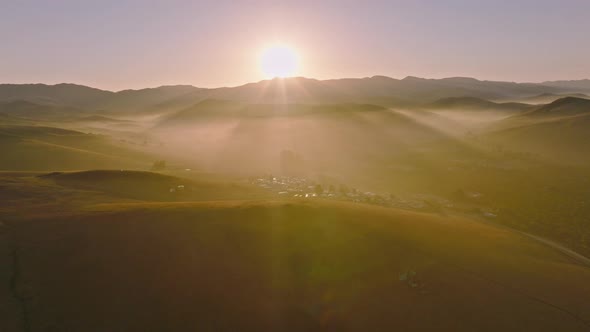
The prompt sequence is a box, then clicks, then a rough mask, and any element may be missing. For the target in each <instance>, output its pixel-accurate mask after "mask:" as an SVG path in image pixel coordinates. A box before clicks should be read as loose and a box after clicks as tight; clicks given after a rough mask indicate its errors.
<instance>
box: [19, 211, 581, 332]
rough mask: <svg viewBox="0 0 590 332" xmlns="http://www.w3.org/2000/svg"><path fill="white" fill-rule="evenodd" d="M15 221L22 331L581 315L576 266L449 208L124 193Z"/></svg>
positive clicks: (476, 323) (509, 323)
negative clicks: (131, 198)
mask: <svg viewBox="0 0 590 332" xmlns="http://www.w3.org/2000/svg"><path fill="white" fill-rule="evenodd" d="M15 231H17V232H18V237H17V238H18V239H19V242H18V255H19V262H20V266H21V269H22V273H21V275H22V278H21V279H20V280H19V282H21V283H22V284H23V285H26V287H27V289H29V290H30V293H31V294H32V300H31V301H30V307H29V308H30V309H29V317H30V324H31V329H32V330H41V329H46V328H49V327H51V328H53V329H56V330H75V331H81V330H95V331H100V330H113V329H117V330H124V331H145V330H160V331H161V330H166V331H186V330H201V331H202V330H205V331H207V330H210V331H320V330H321V331H392V330H403V331H409V330H438V331H522V330H531V331H556V330H559V331H587V330H588V327H589V325H588V323H587V322H588V321H589V320H590V301H589V299H590V270H589V269H588V268H585V267H582V266H579V265H576V264H574V263H572V262H571V261H568V259H566V258H565V257H563V256H561V255H560V254H559V253H557V252H555V251H554V250H553V249H550V248H548V247H544V246H543V245H541V244H537V243H536V242H533V241H532V240H529V239H527V238H524V237H522V236H519V235H517V234H515V233H511V232H509V231H506V230H500V229H496V228H494V227H491V226H487V225H484V224H480V223H476V222H473V221H467V220H462V219H460V218H455V217H445V218H443V217H435V216H432V215H424V214H417V213H411V212H402V211H398V210H392V209H384V208H378V207H371V206H364V205H351V204H339V203H325V202H291V203H284V202H252V203H241V202H225V203H222V202H215V203H211V202H202V203H135V204H133V203H126V204H105V205H97V206H95V207H90V208H86V209H85V210H84V211H82V212H78V213H76V214H75V215H74V216H69V217H60V218H56V219H55V220H39V221H38V222H34V223H27V224H22V225H21V226H20V227H18V228H16V229H15ZM80 308H84V310H80Z"/></svg>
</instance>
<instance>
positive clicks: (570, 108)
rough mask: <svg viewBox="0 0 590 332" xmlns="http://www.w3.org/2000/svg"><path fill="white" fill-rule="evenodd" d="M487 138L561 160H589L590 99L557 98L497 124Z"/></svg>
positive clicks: (585, 161)
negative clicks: (495, 128) (496, 128)
mask: <svg viewBox="0 0 590 332" xmlns="http://www.w3.org/2000/svg"><path fill="white" fill-rule="evenodd" d="M497 127H498V130H496V131H494V132H492V133H491V134H489V138H491V139H492V140H494V141H496V142H498V143H499V144H504V145H506V146H507V147H510V148H511V149H516V150H521V151H527V152H531V153H535V154H540V155H541V156H544V157H547V158H550V159H552V160H559V161H562V162H584V163H587V162H588V161H590V155H589V154H588V151H590V143H589V142H590V100H587V99H582V98H574V97H566V98H561V99H558V100H556V101H554V102H552V103H550V104H547V105H541V106H539V107H537V108H535V109H532V110H530V111H527V112H525V113H523V114H520V115H517V116H514V117H511V118H508V119H506V120H504V121H502V122H500V123H498V125H497Z"/></svg>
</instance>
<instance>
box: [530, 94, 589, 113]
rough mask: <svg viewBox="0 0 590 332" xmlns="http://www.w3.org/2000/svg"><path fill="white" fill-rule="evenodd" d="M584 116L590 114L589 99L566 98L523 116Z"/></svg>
mask: <svg viewBox="0 0 590 332" xmlns="http://www.w3.org/2000/svg"><path fill="white" fill-rule="evenodd" d="M583 114H590V100H589V99H584V98H576V97H564V98H560V99H558V100H556V101H554V102H552V103H550V104H547V105H542V106H540V107H537V108H535V109H532V110H530V111H529V112H526V113H524V114H522V115H523V116H526V117H565V116H575V115H583Z"/></svg>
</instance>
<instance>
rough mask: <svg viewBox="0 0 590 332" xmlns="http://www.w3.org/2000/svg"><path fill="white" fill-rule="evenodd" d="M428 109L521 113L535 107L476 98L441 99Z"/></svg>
mask: <svg viewBox="0 0 590 332" xmlns="http://www.w3.org/2000/svg"><path fill="white" fill-rule="evenodd" d="M426 107H427V108H432V109H444V110H449V109H453V110H495V111H508V112H520V111H524V110H527V109H530V108H531V107H533V106H531V105H529V104H522V103H494V102H491V101H488V100H484V99H481V98H474V97H449V98H443V99H439V100H437V101H435V102H433V103H430V104H427V105H426Z"/></svg>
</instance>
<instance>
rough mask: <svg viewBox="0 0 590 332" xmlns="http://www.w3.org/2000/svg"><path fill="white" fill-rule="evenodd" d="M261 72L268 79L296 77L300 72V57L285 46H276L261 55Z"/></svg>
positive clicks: (265, 50)
mask: <svg viewBox="0 0 590 332" xmlns="http://www.w3.org/2000/svg"><path fill="white" fill-rule="evenodd" d="M260 70H261V71H262V73H263V74H264V76H266V78H275V77H290V76H295V75H296V74H297V72H298V70H299V55H298V54H297V52H296V51H295V50H294V49H293V48H291V47H289V46H288V45H284V44H276V45H273V46H270V47H268V48H266V49H264V50H263V51H262V53H261V54H260Z"/></svg>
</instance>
